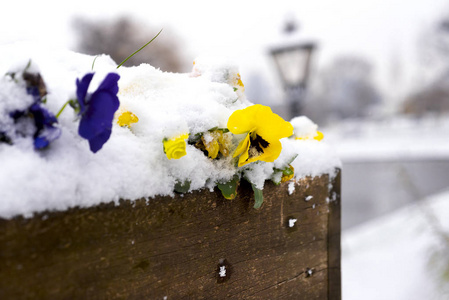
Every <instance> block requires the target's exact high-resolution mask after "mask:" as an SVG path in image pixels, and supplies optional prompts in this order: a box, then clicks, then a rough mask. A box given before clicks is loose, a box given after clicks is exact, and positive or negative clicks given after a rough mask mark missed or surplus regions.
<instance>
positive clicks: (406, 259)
mask: <svg viewBox="0 0 449 300" xmlns="http://www.w3.org/2000/svg"><path fill="white" fill-rule="evenodd" d="M323 131H324V134H325V138H326V139H327V140H328V142H329V143H330V144H331V145H332V146H333V147H334V148H335V149H336V151H337V153H338V155H339V156H340V157H341V158H342V162H343V183H342V209H343V214H342V218H343V227H344V230H343V234H342V281H343V299H345V300H353V299H357V300H359V299H364V300H369V299H376V300H390V299H391V300H414V299H438V300H440V299H449V219H448V218H447V216H448V215H449V117H447V116H446V117H444V116H443V117H441V116H440V117H438V118H436V117H430V118H422V119H410V118H398V119H391V120H385V121H376V122H374V121H373V122H356V121H351V122H346V123H341V124H338V125H335V126H332V127H331V128H327V129H324V130H323ZM444 272H446V273H444ZM444 276H445V277H444Z"/></svg>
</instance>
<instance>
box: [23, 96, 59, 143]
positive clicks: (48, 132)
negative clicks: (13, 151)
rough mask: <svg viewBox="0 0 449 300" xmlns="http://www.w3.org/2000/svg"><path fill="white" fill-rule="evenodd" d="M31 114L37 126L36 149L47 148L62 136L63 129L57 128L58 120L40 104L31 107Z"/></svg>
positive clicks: (35, 135)
mask: <svg viewBox="0 0 449 300" xmlns="http://www.w3.org/2000/svg"><path fill="white" fill-rule="evenodd" d="M29 112H30V113H31V114H32V115H33V119H34V124H35V125H36V133H35V134H34V148H35V149H43V148H46V147H47V146H48V145H49V144H50V142H52V141H54V140H55V139H57V138H58V137H59V136H60V135H61V129H60V128H59V127H56V126H55V124H56V123H58V120H57V119H56V117H55V116H54V115H53V114H52V113H50V112H49V111H48V110H46V109H45V108H43V107H42V106H41V105H40V104H39V103H34V104H33V105H31V107H30V108H29Z"/></svg>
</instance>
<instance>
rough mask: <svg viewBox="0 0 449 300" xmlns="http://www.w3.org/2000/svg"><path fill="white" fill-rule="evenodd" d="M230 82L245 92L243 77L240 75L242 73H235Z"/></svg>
mask: <svg viewBox="0 0 449 300" xmlns="http://www.w3.org/2000/svg"><path fill="white" fill-rule="evenodd" d="M230 84H231V85H232V86H233V87H234V88H235V89H237V90H239V91H240V92H242V93H243V92H245V85H244V84H243V82H242V78H241V77H240V73H237V74H235V75H234V76H232V77H231V82H230Z"/></svg>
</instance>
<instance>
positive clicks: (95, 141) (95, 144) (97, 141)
mask: <svg viewBox="0 0 449 300" xmlns="http://www.w3.org/2000/svg"><path fill="white" fill-rule="evenodd" d="M111 133H112V130H111V129H106V130H104V131H103V132H102V133H100V134H99V135H97V136H95V137H93V138H91V139H90V140H89V148H90V151H92V152H93V153H96V152H97V151H98V150H100V149H101V148H102V147H103V145H104V144H105V143H106V142H107V141H108V140H109V137H110V136H111Z"/></svg>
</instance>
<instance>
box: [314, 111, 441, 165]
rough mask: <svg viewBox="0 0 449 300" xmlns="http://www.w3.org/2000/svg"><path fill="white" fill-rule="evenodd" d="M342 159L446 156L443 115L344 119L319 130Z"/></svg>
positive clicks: (399, 158)
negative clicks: (366, 119) (419, 117)
mask: <svg viewBox="0 0 449 300" xmlns="http://www.w3.org/2000/svg"><path fill="white" fill-rule="evenodd" d="M322 131H323V133H324V135H325V136H326V138H327V142H328V143H329V144H330V145H332V148H333V149H334V150H335V151H336V153H337V154H338V156H339V157H340V158H341V159H342V161H343V162H370V161H373V162H376V161H403V160H423V159H448V158H449V138H447V137H448V134H449V119H448V118H447V117H445V116H441V117H427V118H422V119H414V118H407V117H402V118H400V117H398V118H395V119H386V120H380V121H372V122H369V121H366V122H361V121H357V120H354V121H352V122H351V121H346V122H341V123H340V124H335V125H333V126H331V127H328V128H325V129H323V130H322Z"/></svg>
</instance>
